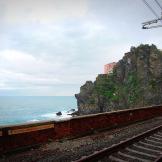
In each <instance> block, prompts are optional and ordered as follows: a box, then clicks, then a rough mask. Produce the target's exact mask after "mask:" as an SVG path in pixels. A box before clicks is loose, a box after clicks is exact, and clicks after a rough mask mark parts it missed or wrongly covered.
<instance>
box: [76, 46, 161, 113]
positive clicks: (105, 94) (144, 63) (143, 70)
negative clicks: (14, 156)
mask: <svg viewBox="0 0 162 162" xmlns="http://www.w3.org/2000/svg"><path fill="white" fill-rule="evenodd" d="M75 97H76V99H77V104H78V111H79V114H80V115H84V114H93V113H99V112H106V111H113V110H119V109H128V108H134V107H142V106H149V105H157V104H162V51H160V50H159V49H157V47H156V46H155V45H151V46H149V45H140V46H138V47H131V49H130V52H128V53H126V54H125V55H124V57H123V58H122V59H121V60H120V61H119V62H118V63H117V64H116V66H115V67H114V69H113V72H112V73H111V74H100V75H98V76H97V78H96V81H95V82H94V83H93V82H91V81H87V82H86V83H85V84H84V85H83V86H82V87H81V88H80V93H79V94H76V95H75Z"/></svg>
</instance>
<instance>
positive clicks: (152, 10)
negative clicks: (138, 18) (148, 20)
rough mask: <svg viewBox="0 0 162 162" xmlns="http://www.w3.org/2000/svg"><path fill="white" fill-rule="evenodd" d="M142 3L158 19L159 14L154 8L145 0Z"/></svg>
mask: <svg viewBox="0 0 162 162" xmlns="http://www.w3.org/2000/svg"><path fill="white" fill-rule="evenodd" d="M143 2H144V4H145V5H146V6H147V7H148V8H149V9H150V11H151V12H152V13H153V14H154V15H155V16H156V18H157V19H158V18H159V16H158V14H157V13H156V12H155V11H154V9H153V8H152V7H151V6H150V5H149V4H148V3H147V2H146V0H143Z"/></svg>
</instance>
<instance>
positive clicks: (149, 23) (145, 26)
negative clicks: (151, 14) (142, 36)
mask: <svg viewBox="0 0 162 162" xmlns="http://www.w3.org/2000/svg"><path fill="white" fill-rule="evenodd" d="M159 21H160V22H161V21H162V16H161V18H158V19H154V20H150V21H146V22H144V23H142V29H152V28H159V27H162V25H160V24H159V25H152V24H157V23H158V22H159Z"/></svg>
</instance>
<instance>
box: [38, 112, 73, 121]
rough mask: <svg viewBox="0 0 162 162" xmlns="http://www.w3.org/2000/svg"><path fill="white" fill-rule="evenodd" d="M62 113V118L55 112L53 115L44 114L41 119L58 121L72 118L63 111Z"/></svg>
mask: <svg viewBox="0 0 162 162" xmlns="http://www.w3.org/2000/svg"><path fill="white" fill-rule="evenodd" d="M61 113H62V115H60V116H58V115H56V112H53V113H47V114H43V115H41V117H43V118H46V119H56V120H59V119H66V118H70V117H71V115H68V114H67V112H66V111H62V112H61Z"/></svg>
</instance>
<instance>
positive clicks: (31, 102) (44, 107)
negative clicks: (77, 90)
mask: <svg viewBox="0 0 162 162" xmlns="http://www.w3.org/2000/svg"><path fill="white" fill-rule="evenodd" d="M71 109H75V110H77V103H76V99H75V97H74V96H0V126H4V125H15V124H24V123H32V122H39V121H48V120H57V121H58V120H65V119H68V118H71V115H69V114H70V113H72V110H71ZM70 110H71V111H70ZM59 111H61V112H62V115H60V116H58V115H56V113H57V112H59Z"/></svg>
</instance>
